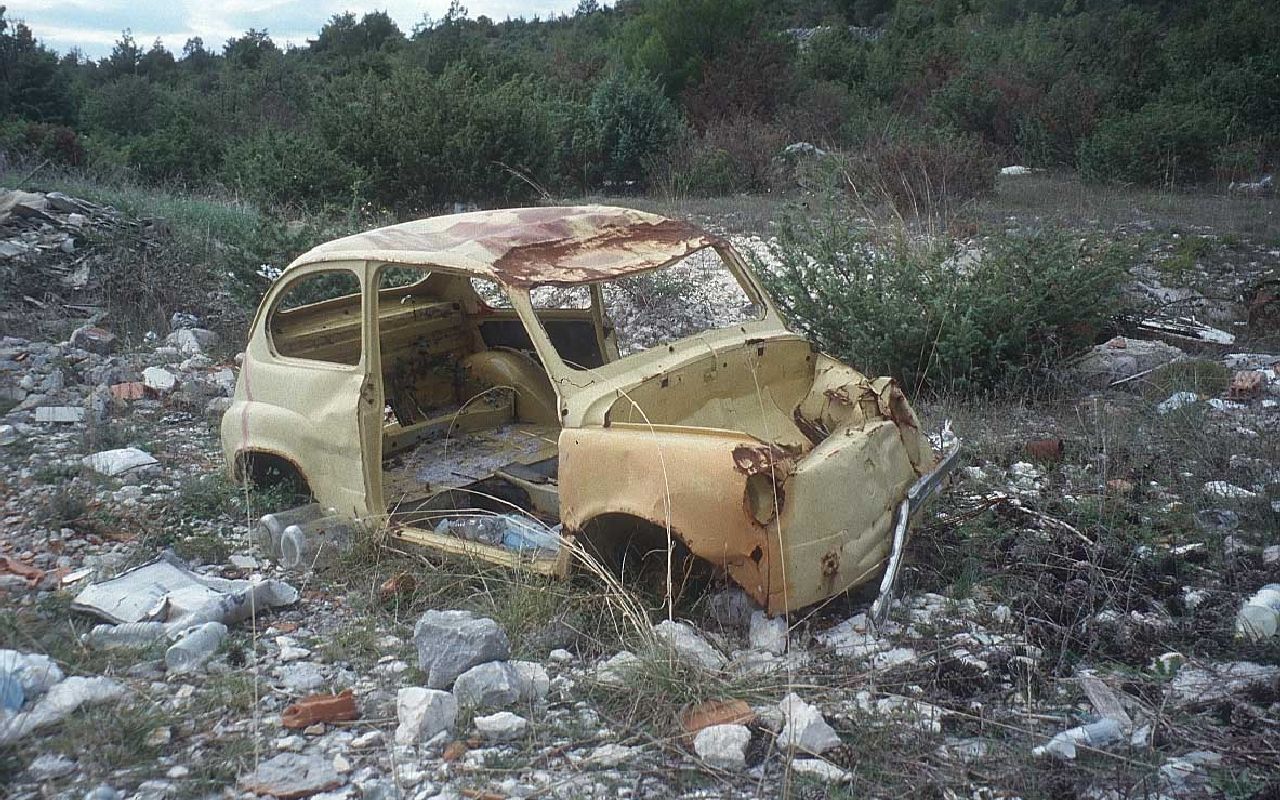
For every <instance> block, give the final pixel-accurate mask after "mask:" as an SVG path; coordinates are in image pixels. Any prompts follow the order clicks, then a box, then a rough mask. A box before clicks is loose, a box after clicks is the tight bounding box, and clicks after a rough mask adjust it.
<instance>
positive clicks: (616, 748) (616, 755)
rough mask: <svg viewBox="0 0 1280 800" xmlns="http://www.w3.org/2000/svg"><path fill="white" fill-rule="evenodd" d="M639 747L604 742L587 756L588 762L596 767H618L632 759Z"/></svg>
mask: <svg viewBox="0 0 1280 800" xmlns="http://www.w3.org/2000/svg"><path fill="white" fill-rule="evenodd" d="M636 749H637V748H634V747H628V746H627V745H625V744H613V743H612V742H611V743H609V744H602V745H600V746H599V747H597V748H596V749H594V750H592V751H591V755H589V756H587V763H589V764H591V765H592V766H596V767H616V766H618V765H620V764H623V763H625V762H627V761H629V760H631V756H632V755H633V754H634V751H635V750H636Z"/></svg>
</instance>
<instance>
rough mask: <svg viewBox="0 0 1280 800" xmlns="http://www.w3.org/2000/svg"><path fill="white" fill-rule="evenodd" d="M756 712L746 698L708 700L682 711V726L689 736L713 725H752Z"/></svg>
mask: <svg viewBox="0 0 1280 800" xmlns="http://www.w3.org/2000/svg"><path fill="white" fill-rule="evenodd" d="M755 718H756V713H755V712H754V711H752V710H751V706H749V705H747V702H746V701H745V700H707V701H705V702H702V703H698V704H697V705H694V706H688V707H686V708H684V709H682V710H681V711H680V727H682V728H683V729H684V731H685V734H687V735H688V736H695V735H697V733H698V731H700V730H702V729H703V728H709V727H711V726H712V725H750V724H751V723H752V722H754V721H755Z"/></svg>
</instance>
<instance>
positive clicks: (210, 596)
mask: <svg viewBox="0 0 1280 800" xmlns="http://www.w3.org/2000/svg"><path fill="white" fill-rule="evenodd" d="M297 601H298V590H297V589H295V588H293V587H292V586H290V585H289V584H287V583H284V582H283V581H276V580H266V581H243V580H226V579H224V578H215V577H212V576H208V575H198V574H196V573H195V572H192V571H191V570H190V569H188V568H187V566H186V564H184V563H183V562H182V560H181V559H179V558H178V557H177V556H174V555H172V554H169V553H165V554H162V555H161V556H160V557H159V558H157V559H156V560H154V561H151V562H148V563H146V564H143V565H142V566H140V567H135V568H134V569H131V570H128V571H126V572H123V573H121V574H120V575H118V576H116V577H115V578H112V579H111V580H109V581H104V582H102V583H95V584H92V585H90V586H87V587H85V588H84V590H83V591H81V592H80V594H78V595H76V599H75V601H74V602H73V603H72V604H71V607H72V608H73V609H75V610H77V611H85V612H88V613H90V614H95V615H97V616H99V617H102V618H103V619H105V620H108V621H110V622H115V623H122V622H156V621H161V622H167V623H169V625H170V630H171V631H173V632H178V631H182V630H185V629H187V628H190V627H192V626H194V625H199V624H201V623H204V622H221V623H223V624H224V625H229V624H232V623H235V622H239V621H241V620H243V619H247V618H249V617H250V616H252V615H254V614H260V613H263V612H265V611H266V610H268V609H270V608H274V607H277V606H287V605H292V604H294V603H296V602H297Z"/></svg>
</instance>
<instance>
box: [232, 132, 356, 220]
mask: <svg viewBox="0 0 1280 800" xmlns="http://www.w3.org/2000/svg"><path fill="white" fill-rule="evenodd" d="M225 163H226V166H225V178H226V180H227V182H228V183H229V184H231V185H232V186H235V187H237V188H238V189H240V190H241V191H243V192H244V193H245V194H247V195H249V196H250V197H252V198H254V199H255V200H259V201H263V202H271V203H290V204H296V205H338V206H342V205H349V204H350V203H351V201H352V199H353V198H354V197H356V196H358V195H359V193H360V187H361V183H362V181H363V177H364V176H363V175H362V174H361V172H360V170H359V169H357V168H356V167H354V166H352V165H351V164H350V163H348V162H347V161H346V160H345V159H343V158H342V157H341V156H340V155H339V154H338V153H336V152H334V151H333V149H331V148H330V147H329V146H328V145H326V144H325V143H324V141H323V140H321V139H319V138H318V137H316V136H312V135H309V134H307V133H302V132H297V131H275V130H271V129H266V130H264V131H262V132H261V133H259V134H257V135H256V136H253V137H251V138H249V139H244V140H241V141H239V142H236V143H235V144H234V145H232V146H231V147H230V148H228V150H227V156H226V162H225Z"/></svg>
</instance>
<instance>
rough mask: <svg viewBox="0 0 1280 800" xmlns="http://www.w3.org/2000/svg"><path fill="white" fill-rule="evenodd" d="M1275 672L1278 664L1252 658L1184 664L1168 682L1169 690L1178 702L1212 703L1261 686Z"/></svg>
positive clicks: (1277, 672)
mask: <svg viewBox="0 0 1280 800" xmlns="http://www.w3.org/2000/svg"><path fill="white" fill-rule="evenodd" d="M1277 675H1280V667H1277V666H1274V665H1270V664H1255V663H1253V662H1252V661H1228V662H1225V663H1221V664H1210V665H1205V666H1195V667H1191V666H1184V667H1182V668H1181V669H1179V670H1178V674H1176V675H1174V676H1173V680H1172V681H1170V682H1169V691H1170V693H1171V694H1172V698H1173V700H1174V701H1175V702H1176V703H1178V704H1180V705H1190V704H1204V703H1213V702H1216V701H1218V700H1223V699H1225V698H1228V697H1230V696H1232V695H1233V694H1237V693H1239V692H1244V691H1246V690H1248V689H1251V688H1253V687H1255V686H1265V685H1267V684H1269V683H1271V682H1272V681H1274V680H1275V679H1276V676H1277Z"/></svg>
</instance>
